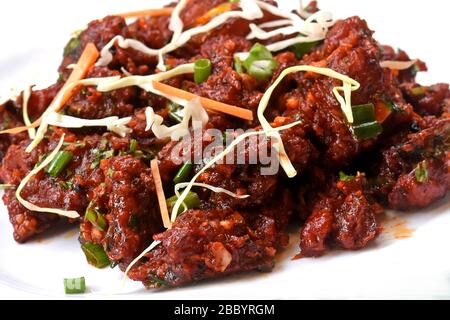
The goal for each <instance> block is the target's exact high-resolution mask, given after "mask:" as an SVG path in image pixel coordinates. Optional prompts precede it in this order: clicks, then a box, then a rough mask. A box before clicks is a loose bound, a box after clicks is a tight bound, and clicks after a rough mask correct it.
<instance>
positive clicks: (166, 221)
mask: <svg viewBox="0 0 450 320" xmlns="http://www.w3.org/2000/svg"><path fill="white" fill-rule="evenodd" d="M150 167H151V169H152V175H153V181H154V182H155V187H156V195H157V197H158V203H159V208H160V211H161V218H162V221H163V225H164V227H165V228H167V229H170V228H172V222H171V221H170V217H169V211H168V210H167V203H166V196H165V195H164V189H163V186H162V181H161V175H160V174H159V167H158V160H157V159H153V160H152V161H151V162H150Z"/></svg>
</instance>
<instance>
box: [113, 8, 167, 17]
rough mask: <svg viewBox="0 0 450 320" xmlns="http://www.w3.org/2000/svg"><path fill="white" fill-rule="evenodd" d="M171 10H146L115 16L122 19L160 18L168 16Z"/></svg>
mask: <svg viewBox="0 0 450 320" xmlns="http://www.w3.org/2000/svg"><path fill="white" fill-rule="evenodd" d="M172 11H173V8H162V9H147V10H139V11H132V12H125V13H119V14H117V16H120V17H122V18H139V17H161V16H170V15H171V14H172Z"/></svg>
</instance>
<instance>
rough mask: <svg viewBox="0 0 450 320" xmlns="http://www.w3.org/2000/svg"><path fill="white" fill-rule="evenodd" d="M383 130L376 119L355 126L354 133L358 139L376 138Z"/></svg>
mask: <svg viewBox="0 0 450 320" xmlns="http://www.w3.org/2000/svg"><path fill="white" fill-rule="evenodd" d="M382 131H383V127H382V126H381V125H380V124H379V123H378V122H376V121H374V122H368V123H364V124H361V125H358V126H354V127H353V133H354V134H355V136H356V138H358V140H367V139H372V138H375V137H376V136H377V135H379V134H380V133H381V132H382Z"/></svg>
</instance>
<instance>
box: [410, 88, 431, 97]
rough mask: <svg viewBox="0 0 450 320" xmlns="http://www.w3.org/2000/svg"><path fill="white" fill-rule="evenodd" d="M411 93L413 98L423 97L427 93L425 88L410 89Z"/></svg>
mask: <svg viewBox="0 0 450 320" xmlns="http://www.w3.org/2000/svg"><path fill="white" fill-rule="evenodd" d="M411 93H412V94H413V95H415V96H423V95H424V94H425V93H427V88H426V87H415V88H412V89H411Z"/></svg>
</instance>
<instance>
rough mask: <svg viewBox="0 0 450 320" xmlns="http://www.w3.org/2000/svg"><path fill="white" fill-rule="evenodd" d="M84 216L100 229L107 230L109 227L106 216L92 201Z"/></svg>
mask: <svg viewBox="0 0 450 320" xmlns="http://www.w3.org/2000/svg"><path fill="white" fill-rule="evenodd" d="M84 218H85V219H86V220H88V221H89V222H90V223H92V225H94V226H96V227H97V228H98V229H100V230H102V231H105V230H106V227H107V223H106V219H105V217H104V216H103V215H102V214H101V213H100V211H98V208H97V207H96V206H95V204H94V203H90V204H89V206H88V208H87V209H86V213H85V215H84Z"/></svg>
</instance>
